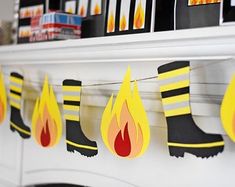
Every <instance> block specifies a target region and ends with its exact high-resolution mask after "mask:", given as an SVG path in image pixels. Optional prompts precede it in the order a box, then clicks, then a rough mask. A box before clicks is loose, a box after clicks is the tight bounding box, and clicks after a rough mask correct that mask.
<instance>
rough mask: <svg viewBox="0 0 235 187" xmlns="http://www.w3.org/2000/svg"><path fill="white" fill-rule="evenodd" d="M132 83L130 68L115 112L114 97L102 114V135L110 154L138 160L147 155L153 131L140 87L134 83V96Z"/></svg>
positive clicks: (116, 102) (117, 99) (119, 94)
mask: <svg viewBox="0 0 235 187" xmlns="http://www.w3.org/2000/svg"><path fill="white" fill-rule="evenodd" d="M130 80H131V71H130V68H128V70H127V73H126V76H125V78H124V81H123V83H122V85H121V88H120V91H119V93H118V95H117V98H116V101H115V103H114V106H113V108H112V105H113V104H112V103H113V95H112V96H111V98H110V99H109V102H108V104H107V106H106V108H105V110H104V112H103V116H102V121H101V135H102V138H103V141H104V144H105V145H106V146H107V148H108V149H109V150H110V152H112V153H113V154H115V155H118V156H120V157H126V158H135V157H139V156H141V155H142V154H143V153H144V152H145V151H146V149H147V147H148V145H149V141H150V129H149V122H148V119H147V115H146V112H145V110H144V106H143V104H142V101H141V98H140V95H139V92H138V87H137V83H136V82H135V83H134V88H133V92H132V91H131V83H130Z"/></svg>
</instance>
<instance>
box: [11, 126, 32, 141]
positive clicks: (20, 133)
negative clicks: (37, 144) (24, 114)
mask: <svg viewBox="0 0 235 187" xmlns="http://www.w3.org/2000/svg"><path fill="white" fill-rule="evenodd" d="M10 129H11V131H12V132H15V131H16V132H18V133H19V135H20V136H21V137H22V138H23V139H28V138H30V137H31V136H30V135H27V134H24V133H22V132H20V131H18V130H17V129H15V128H14V127H13V126H12V125H10Z"/></svg>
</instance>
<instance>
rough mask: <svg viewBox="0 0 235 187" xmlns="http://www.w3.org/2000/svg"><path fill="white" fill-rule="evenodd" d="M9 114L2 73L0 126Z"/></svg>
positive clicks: (0, 81)
mask: <svg viewBox="0 0 235 187" xmlns="http://www.w3.org/2000/svg"><path fill="white" fill-rule="evenodd" d="M6 113H7V96H6V88H5V83H4V76H3V73H2V72H0V124H1V123H2V122H3V121H4V120H5V118H6Z"/></svg>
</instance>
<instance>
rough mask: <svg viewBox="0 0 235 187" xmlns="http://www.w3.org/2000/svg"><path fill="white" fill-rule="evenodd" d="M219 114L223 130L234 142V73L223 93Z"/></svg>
mask: <svg viewBox="0 0 235 187" xmlns="http://www.w3.org/2000/svg"><path fill="white" fill-rule="evenodd" d="M220 116H221V121H222V124H223V127H224V130H225V132H226V133H227V134H228V136H229V138H230V139H231V140H232V141H233V142H235V75H234V76H233V78H232V80H231V82H230V84H229V85H228V87H227V90H226V92H225V94H224V98H223V101H222V104H221V110H220Z"/></svg>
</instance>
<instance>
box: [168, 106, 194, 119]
mask: <svg viewBox="0 0 235 187" xmlns="http://www.w3.org/2000/svg"><path fill="white" fill-rule="evenodd" d="M190 113H191V110H190V107H189V106H187V107H184V108H177V109H174V110H166V111H165V116H166V117H171V116H179V115H183V114H190Z"/></svg>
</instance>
